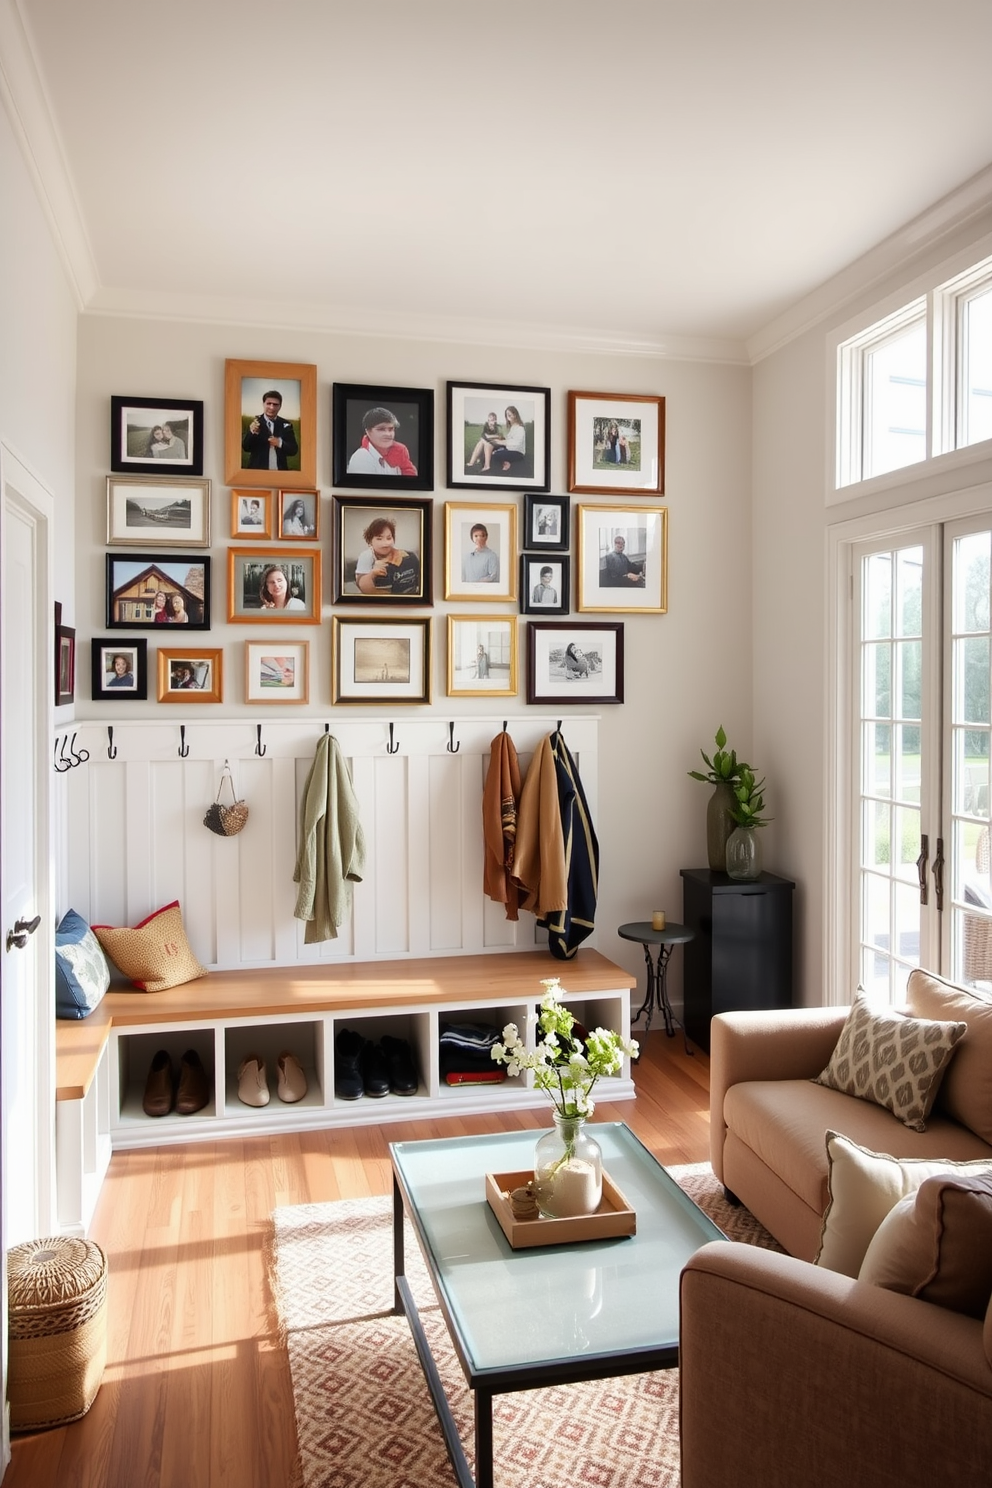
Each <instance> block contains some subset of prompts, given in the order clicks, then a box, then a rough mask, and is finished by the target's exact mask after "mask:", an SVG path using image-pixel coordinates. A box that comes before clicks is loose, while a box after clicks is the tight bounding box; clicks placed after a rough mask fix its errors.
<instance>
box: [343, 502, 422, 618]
mask: <svg viewBox="0 0 992 1488" xmlns="http://www.w3.org/2000/svg"><path fill="white" fill-rule="evenodd" d="M333 517H334V603H335V604H342V605H356V604H360V605H371V606H372V607H373V608H379V607H382V608H383V609H386V608H388V609H392V608H393V607H394V606H396V605H417V606H418V607H421V608H425V607H427V606H430V605H433V603H434V589H433V583H434V580H433V574H434V561H433V552H434V502H433V499H431V498H430V497H426V498H422V499H417V498H414V499H410V500H400V501H391V500H389V498H388V497H379V498H377V499H376V500H370V499H369V498H368V497H365V496H335V497H334V505H333ZM379 520H384V521H388V522H390V523H391V524H392V526H393V532H394V536H395V547H396V549H402V550H403V552H404V553H405V554H407V555H412V556H413V557H415V558H416V560H417V563H416V572H415V573H411V572H410V571H404V567H403V566H402V565H399V566H397V565H391V566H390V567H391V570H392V571H391V572H390V568H387V569H385V570H383V577H384V578H385V576H386V574H387V573H388V574H389V583H388V585H387V584H382V583H380V584H377V585H376V586H375V588H374V589H368V588H366V589H365V590H364V591H363V590H361V589H360V588H359V587H358V585H359V578H358V575H357V574H356V571H355V570H356V567H357V565H358V563H360V562H362V560H363V559H365V561H366V562H368V561H369V559H371V561H372V562H374V561H375V554H374V550H373V548H372V543H371V542H368V543H367V542H366V540H365V533H366V532H367V531H368V529H369V527H370V526H371V525H372V524H373V523H376V522H378V521H379ZM371 577H372V575H371V573H369V575H367V579H371ZM394 585H395V586H396V587H395V588H394V587H393V586H394Z"/></svg>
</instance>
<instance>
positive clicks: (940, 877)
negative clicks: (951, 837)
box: [933, 837, 944, 913]
mask: <svg viewBox="0 0 992 1488" xmlns="http://www.w3.org/2000/svg"><path fill="white" fill-rule="evenodd" d="M933 886H934V889H935V891H936V894H937V911H938V913H939V912H940V911H941V910H942V909H943V908H944V839H943V837H938V838H937V856H936V857H935V858H934V860H933Z"/></svg>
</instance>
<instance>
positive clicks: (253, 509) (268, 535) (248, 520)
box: [231, 490, 276, 542]
mask: <svg viewBox="0 0 992 1488" xmlns="http://www.w3.org/2000/svg"><path fill="white" fill-rule="evenodd" d="M275 497H276V493H275V492H274V491H240V490H234V491H232V492H231V536H232V537H240V538H242V539H247V540H248V541H251V542H257V541H258V540H259V539H264V540H265V541H267V542H271V541H272V538H273V536H274V533H273V530H272V510H273V502H274V501H275Z"/></svg>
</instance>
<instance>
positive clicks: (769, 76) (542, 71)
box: [0, 0, 992, 347]
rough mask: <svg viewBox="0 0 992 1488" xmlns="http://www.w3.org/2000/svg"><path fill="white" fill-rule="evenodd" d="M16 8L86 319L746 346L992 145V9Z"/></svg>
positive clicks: (66, 3) (9, 4) (61, 1)
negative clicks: (543, 331) (109, 315)
mask: <svg viewBox="0 0 992 1488" xmlns="http://www.w3.org/2000/svg"><path fill="white" fill-rule="evenodd" d="M0 17H2V21H3V27H2V31H0V69H2V74H3V77H2V81H3V83H4V84H5V91H6V93H7V96H8V99H11V100H13V106H14V110H15V115H16V117H17V118H18V119H19V123H20V127H21V129H22V131H23V134H24V136H25V141H26V145H27V149H28V153H29V155H30V157H31V159H32V161H33V164H34V168H35V170H36V174H37V175H38V177H39V179H40V181H41V183H42V186H43V190H44V193H45V196H46V198H47V201H48V204H49V211H50V215H51V217H52V220H53V222H54V223H55V225H56V227H57V230H58V233H59V236H60V238H61V241H62V243H63V246H64V252H65V255H66V258H67V261H68V262H69V263H70V265H71V268H72V272H73V275H74V277H75V280H76V284H77V288H78V291H79V294H80V299H81V302H82V303H83V304H84V305H85V306H86V307H88V308H93V309H106V310H124V311H133V312H135V313H148V312H152V313H167V314H191V315H208V316H210V317H221V318H232V319H244V318H245V317H246V316H248V317H250V318H253V319H256V320H257V321H259V322H262V323H264V322H270V321H271V322H273V323H288V324H300V323H304V324H305V323H308V322H309V323H314V324H320V325H335V324H336V325H339V326H340V327H341V328H349V327H366V328H368V329H369V330H370V331H373V332H377V333H382V332H383V331H387V332H388V331H392V332H394V333H397V334H402V333H403V331H404V330H409V331H411V332H414V331H418V330H419V331H422V330H424V329H425V328H428V327H431V326H433V327H435V328H436V329H437V332H438V333H439V334H440V335H442V336H443V335H447V334H452V335H457V328H458V327H459V326H462V327H466V326H469V325H471V326H472V327H473V328H476V330H478V328H479V327H480V326H483V325H484V324H485V323H486V322H493V323H495V327H498V334H496V335H495V336H494V339H498V340H501V341H502V340H506V339H507V336H508V335H509V336H511V337H512V334H513V329H514V328H518V329H519V334H520V335H521V336H523V335H525V334H526V332H525V330H524V329H522V328H529V330H530V331H531V332H533V330H534V329H535V328H536V327H544V328H547V329H548V330H549V331H551V332H555V331H557V332H574V333H577V332H581V333H584V334H587V335H589V336H591V337H593V338H595V337H596V336H599V337H602V338H604V340H605V338H608V337H612V338H616V340H617V341H618V342H621V341H623V342H627V343H629V344H630V345H631V346H634V345H637V344H641V345H643V346H645V347H647V346H651V345H659V344H662V343H664V342H665V341H666V338H669V339H670V338H676V339H677V338H700V337H703V338H713V340H714V344H716V343H718V342H722V343H724V344H730V343H737V344H738V345H743V343H744V342H745V341H746V340H747V339H748V338H749V337H752V336H753V335H754V334H755V333H756V332H757V331H759V330H760V329H761V328H762V327H764V326H766V325H767V324H768V323H769V322H770V321H771V320H773V319H774V318H775V317H776V316H777V315H779V314H780V313H781V312H782V311H783V310H785V308H786V307H787V306H789V305H791V304H793V303H794V302H795V301H797V300H799V299H800V298H801V297H802V296H804V295H805V294H807V293H808V292H809V291H810V290H812V289H813V288H814V287H815V286H817V285H818V284H820V283H821V282H822V281H824V280H825V279H827V278H828V277H829V276H831V275H832V274H834V273H835V272H837V271H838V270H840V269H841V268H843V267H844V266H845V265H846V264H848V263H850V262H851V261H852V260H854V259H855V258H857V257H858V256H859V255H861V254H862V253H864V252H865V251H866V250H868V249H869V248H870V247H872V246H873V245H874V244H876V243H877V242H879V241H880V240H881V239H883V238H885V237H886V236H887V235H889V234H890V233H892V232H894V231H895V230H896V229H897V228H899V227H901V226H902V225H903V224H905V223H907V222H908V221H909V220H910V219H912V218H913V217H914V216H916V215H917V214H918V213H919V212H921V211H922V210H923V209H924V208H925V207H927V206H928V205H929V204H930V203H932V202H935V201H936V200H937V199H938V198H940V197H942V196H943V195H944V194H945V193H947V192H949V191H950V190H952V189H953V188H955V187H957V186H958V185H959V184H960V183H962V182H964V181H965V180H967V179H968V178H969V177H971V176H973V175H974V174H976V173H977V172H979V171H980V170H982V169H983V168H984V167H986V166H988V164H989V163H990V161H992V86H990V71H989V59H990V57H992V3H990V0H831V3H830V4H816V5H814V4H812V3H809V0H613V3H612V4H602V3H593V0H503V3H501V4H495V3H492V4H486V5H483V4H480V3H478V0H376V3H374V4H373V3H369V0H366V3H364V4H363V3H360V0H283V3H281V4H272V3H267V4H263V3H261V0H169V3H164V0H155V3H152V0H0ZM34 69H36V73H35V71H34ZM495 327H494V329H495Z"/></svg>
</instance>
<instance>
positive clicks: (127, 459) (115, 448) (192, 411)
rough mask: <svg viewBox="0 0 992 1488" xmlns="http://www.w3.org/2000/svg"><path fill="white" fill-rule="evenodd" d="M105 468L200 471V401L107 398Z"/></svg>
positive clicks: (152, 472) (160, 473) (165, 474)
mask: <svg viewBox="0 0 992 1488" xmlns="http://www.w3.org/2000/svg"><path fill="white" fill-rule="evenodd" d="M110 468H111V470H116V471H118V472H119V473H120V474H122V475H125V474H127V475H152V476H157V477H159V478H160V479H161V478H164V479H168V478H169V476H171V475H202V474H203V404H202V403H198V402H196V401H194V399H192V398H119V397H116V396H115V397H112V398H111V400H110Z"/></svg>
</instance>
